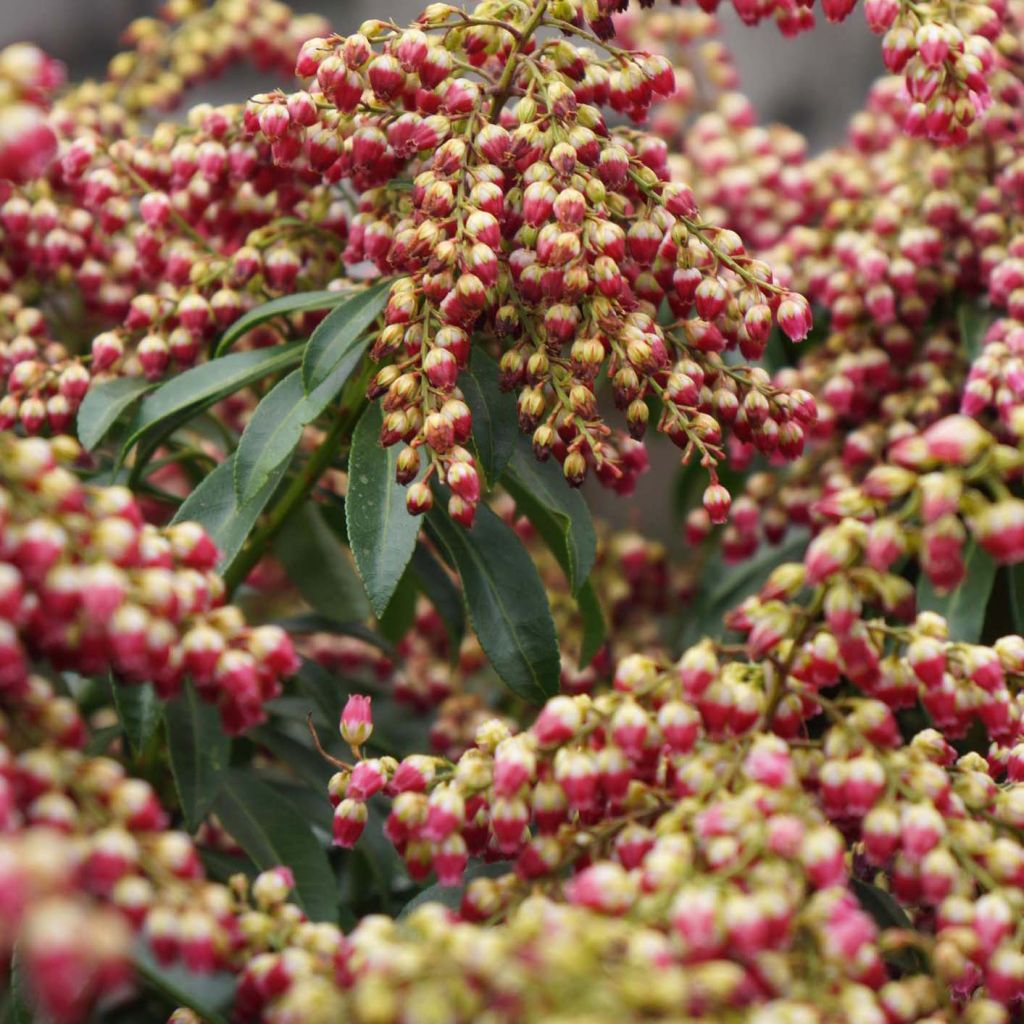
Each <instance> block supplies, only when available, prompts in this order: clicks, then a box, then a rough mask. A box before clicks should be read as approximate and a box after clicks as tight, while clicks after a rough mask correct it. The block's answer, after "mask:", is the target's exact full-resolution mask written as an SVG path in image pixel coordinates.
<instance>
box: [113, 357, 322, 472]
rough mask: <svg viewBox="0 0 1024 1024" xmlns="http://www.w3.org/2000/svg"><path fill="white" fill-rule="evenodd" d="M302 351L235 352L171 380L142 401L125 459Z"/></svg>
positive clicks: (291, 362) (275, 370)
mask: <svg viewBox="0 0 1024 1024" xmlns="http://www.w3.org/2000/svg"><path fill="white" fill-rule="evenodd" d="M302 348H303V343H302V342H294V343H292V344H291V345H276V346H274V347H273V348H260V349H254V350H253V351H251V352H234V353H232V354H231V355H229V356H223V357H222V358H220V359H214V360H212V361H211V362H209V363H203V364H202V365H201V366H194V367H192V369H191V370H186V371H185V372H184V373H182V374H179V375H178V376H177V377H172V378H171V379H170V380H169V381H167V383H166V384H163V385H161V386H160V387H159V388H157V390H156V391H154V392H152V393H151V394H149V395H147V396H146V397H145V398H144V399H143V401H142V405H140V406H139V410H138V412H137V413H136V414H135V419H134V421H133V422H132V426H131V429H130V431H129V434H128V439H127V441H126V442H125V443H124V446H123V447H122V450H121V454H122V456H123V455H124V454H125V453H126V452H127V451H128V450H129V449H130V448H131V447H132V446H133V445H134V444H136V443H137V442H138V441H139V440H141V439H142V438H143V437H147V436H151V435H156V436H158V437H159V436H164V435H165V434H167V433H169V432H170V431H172V430H174V429H175V427H177V426H180V425H181V424H182V423H184V422H187V421H188V420H189V419H190V418H191V417H192V416H195V415H196V413H198V412H200V411H201V410H202V409H205V408H207V407H208V406H210V405H213V403H214V402H218V401H220V399H222V398H224V397H225V396H227V395H230V394H233V393H234V392H236V391H238V390H239V389H240V388H243V387H246V386H247V385H249V384H252V383H253V381H257V380H261V379H262V378H264V377H269V376H271V375H273V374H275V373H279V372H280V371H281V370H285V369H287V368H288V367H289V366H292V365H294V364H295V363H297V362H298V361H299V359H300V358H301V356H302Z"/></svg>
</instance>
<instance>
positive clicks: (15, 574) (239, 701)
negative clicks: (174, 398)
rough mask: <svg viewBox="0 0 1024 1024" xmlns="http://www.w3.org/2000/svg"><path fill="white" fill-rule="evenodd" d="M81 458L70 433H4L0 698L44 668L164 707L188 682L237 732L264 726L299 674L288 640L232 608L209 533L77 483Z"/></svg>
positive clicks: (113, 490)
mask: <svg viewBox="0 0 1024 1024" xmlns="http://www.w3.org/2000/svg"><path fill="white" fill-rule="evenodd" d="M79 453H80V449H79V447H78V445H77V443H76V442H75V441H73V440H72V439H70V438H66V437H64V438H57V439H55V440H53V441H52V442H51V441H44V440H43V439H42V438H29V439H22V440H19V439H15V438H13V437H11V436H10V435H0V481H2V484H0V503H2V512H0V637H2V643H0V690H2V691H3V692H4V693H13V694H15V695H17V694H19V693H21V692H22V691H23V690H24V689H25V687H26V686H27V685H28V683H29V679H30V674H31V671H32V664H33V662H34V661H35V660H37V659H44V660H45V661H47V662H49V663H50V664H51V665H52V666H54V668H57V669H61V670H74V671H76V672H79V673H81V674H82V675H96V674H98V673H103V672H106V671H108V670H110V671H112V672H113V673H114V674H115V675H116V676H117V677H118V678H120V679H122V680H123V681H125V682H127V683H139V682H145V681H151V682H152V683H153V684H154V686H155V687H156V690H157V692H158V694H159V695H160V696H161V697H163V698H170V697H173V696H174V695H175V694H176V693H178V691H179V690H180V688H181V685H182V682H183V680H184V679H185V677H186V676H188V677H190V678H191V679H192V680H194V682H195V684H196V686H197V688H198V690H199V692H200V693H201V694H202V695H203V697H204V698H205V699H207V700H209V701H211V702H213V703H215V704H217V706H218V707H219V708H220V711H221V716H222V719H223V723H224V727H225V728H226V729H227V730H228V731H230V732H240V731H242V730H244V729H245V728H247V727H248V726H250V725H253V724H254V723H256V722H259V721H261V719H262V717H263V704H264V702H265V701H267V700H269V699H270V698H271V697H274V696H276V695H277V694H278V693H279V692H280V688H281V679H282V678H284V677H287V676H288V675H290V674H291V673H293V672H294V671H295V669H296V667H297V659H296V656H295V652H294V650H293V648H292V644H291V640H290V639H289V637H288V635H287V634H286V633H285V632H284V631H283V630H281V629H279V628H277V627H275V626H259V627H256V628H250V627H249V626H247V625H246V623H245V619H244V617H243V616H242V614H241V613H240V612H239V610H238V609H237V608H235V607H233V606H232V605H225V604H223V597H224V588H223V583H222V582H221V579H220V577H219V576H217V574H216V573H215V572H214V565H215V563H216V560H217V549H216V548H215V546H214V545H213V542H212V541H211V540H210V539H209V537H208V536H207V535H206V533H205V532H204V530H203V529H202V528H201V527H200V526H198V525H197V524H195V523H179V524H176V525H173V526H169V527H167V528H165V529H163V530H158V529H157V528H156V527H154V526H151V525H149V524H148V523H146V522H144V520H143V517H142V514H141V512H140V509H139V506H138V503H137V502H136V500H135V498H134V497H133V495H132V493H131V491H129V490H128V489H127V488H124V487H95V486H91V485H89V484H85V483H82V482H81V481H80V480H79V478H78V477H77V476H76V475H75V473H74V472H73V465H74V461H75V459H76V457H77V456H78V455H79Z"/></svg>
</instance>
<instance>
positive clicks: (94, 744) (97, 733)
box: [84, 725, 121, 757]
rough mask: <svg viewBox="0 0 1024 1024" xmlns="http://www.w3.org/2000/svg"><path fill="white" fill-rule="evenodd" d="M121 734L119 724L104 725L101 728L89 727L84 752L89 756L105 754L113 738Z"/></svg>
mask: <svg viewBox="0 0 1024 1024" xmlns="http://www.w3.org/2000/svg"><path fill="white" fill-rule="evenodd" d="M120 735H121V726H120V725H105V726H104V727H103V728H102V729H91V730H90V731H89V741H88V742H87V743H86V745H85V748H84V750H85V753H86V754H88V755H89V756H90V757H98V756H99V755H100V754H105V753H106V752H107V750H108V748H109V747H110V744H111V743H113V742H114V740H116V739H118V738H119V737H120Z"/></svg>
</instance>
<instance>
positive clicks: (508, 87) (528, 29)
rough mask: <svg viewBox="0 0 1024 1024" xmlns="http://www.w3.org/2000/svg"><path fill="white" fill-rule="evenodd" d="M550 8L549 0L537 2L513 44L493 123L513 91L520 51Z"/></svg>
mask: <svg viewBox="0 0 1024 1024" xmlns="http://www.w3.org/2000/svg"><path fill="white" fill-rule="evenodd" d="M547 9H548V0H540V2H539V3H538V4H537V8H536V10H535V11H534V12H533V14H531V15H530V19H529V21H527V23H526V24H525V25H524V26H523V28H522V30H521V31H520V33H519V36H518V38H517V39H516V41H515V43H514V44H513V46H512V50H511V51H510V52H509V55H508V60H507V62H506V63H505V70H504V71H503V72H502V73H501V78H499V79H498V84H497V86H496V88H495V93H494V102H493V104H492V105H491V124H497V123H498V118H499V117H500V115H501V108H502V107H503V106H505V102H506V101H507V100H508V97H509V94H510V93H511V92H512V80H513V79H514V78H515V76H516V68H517V66H518V60H517V58H518V57H519V54H520V52H521V51H522V49H523V47H524V46H525V45H526V44H527V43H528V42H529V40H530V36H532V35H533V33H534V32H535V31H536V29H537V26H538V25H540V23H541V21H542V20H543V18H544V14H545V12H546V11H547ZM502 27H503V28H506V29H507V28H509V26H507V25H503V26H502Z"/></svg>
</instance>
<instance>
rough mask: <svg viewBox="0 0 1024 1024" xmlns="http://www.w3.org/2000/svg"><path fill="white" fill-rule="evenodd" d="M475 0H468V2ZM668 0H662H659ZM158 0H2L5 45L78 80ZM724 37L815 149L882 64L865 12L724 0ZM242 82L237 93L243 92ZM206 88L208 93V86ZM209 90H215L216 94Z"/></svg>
mask: <svg viewBox="0 0 1024 1024" xmlns="http://www.w3.org/2000/svg"><path fill="white" fill-rule="evenodd" d="M465 2H467V3H468V2H469V0H465ZM661 2H664V0H661ZM425 3H426V0H295V2H294V3H293V4H292V6H293V7H294V8H295V9H296V10H298V11H316V12H319V13H321V14H324V15H326V16H327V17H328V18H329V19H330V21H331V24H332V25H333V27H334V28H335V30H336V31H338V32H342V33H345V32H350V31H353V30H354V29H355V28H356V27H357V26H358V25H359V23H360V22H361V21H363V19H365V18H370V17H378V16H380V15H381V13H382V12H383V11H384V9H385V8H386V13H387V14H388V15H389V16H391V17H394V18H395V19H396V20H398V21H400V22H401V21H408V20H410V19H411V18H413V17H415V16H416V15H417V14H418V13H419V12H420V11H421V10H422V8H423V7H424V5H425ZM158 6H159V4H158V2H157V0H87V2H85V3H83V2H82V0H0V45H5V44H7V43H12V42H17V41H21V40H28V41H31V42H34V43H38V44H39V45H40V46H42V47H43V48H44V49H45V50H47V51H48V52H49V53H52V54H53V55H54V56H55V57H60V58H61V60H63V61H64V62H65V63H66V64H67V65H68V70H69V72H70V76H71V77H72V78H80V77H83V76H86V75H93V74H97V73H99V72H101V71H102V69H103V67H104V65H105V64H106V62H107V60H108V59H109V58H110V56H111V55H112V54H114V53H115V52H116V50H117V37H118V33H119V32H120V30H121V29H122V28H123V27H124V26H125V25H126V24H127V23H128V22H129V21H130V20H131V19H132V18H136V17H138V16H140V15H151V14H154V13H155V12H156V10H157V8H158ZM721 11H722V21H723V24H724V27H725V34H726V39H727V41H728V43H729V44H730V46H731V47H732V48H733V52H734V53H735V54H736V59H737V62H738V64H739V68H740V73H741V75H742V80H743V85H744V89H745V91H746V92H747V94H748V95H749V96H750V97H751V98H752V99H753V100H754V103H755V106H756V107H757V109H758V112H759V113H760V115H761V117H762V119H763V120H766V121H783V122H785V123H786V124H789V125H791V126H792V127H794V128H797V129H799V130H800V131H802V132H803V133H804V134H805V135H807V137H808V139H809V140H810V142H811V145H812V147H813V148H815V149H817V148H820V147H822V146H828V145H831V144H833V143H835V142H837V141H838V140H839V139H841V138H842V135H843V130H844V127H845V124H846V120H847V118H848V117H849V116H850V114H851V113H853V112H854V111H855V110H857V109H858V107H859V106H860V104H861V102H862V100H863V98H864V94H865V92H866V90H867V88H868V85H869V84H870V82H871V81H872V80H873V79H874V78H875V77H876V76H877V75H878V74H880V73H881V71H882V62H881V56H880V47H879V43H878V40H877V39H876V38H875V37H873V36H872V35H871V34H870V33H869V32H868V30H867V28H866V26H865V24H864V18H863V16H862V15H861V13H860V11H854V13H853V14H852V15H851V16H850V17H849V18H848V19H847V21H846V22H845V23H844V24H842V25H839V26H835V25H829V24H827V23H824V21H823V19H820V18H819V25H818V27H817V28H816V29H815V30H814V31H812V32H808V33H805V34H804V35H802V36H800V37H799V38H797V39H784V38H782V36H780V35H779V33H778V31H777V30H776V29H775V27H774V26H773V25H771V24H767V23H766V24H764V25H761V26H759V27H758V28H754V29H751V28H747V27H745V26H744V25H742V24H740V23H739V21H738V20H737V19H736V17H735V16H734V15H733V14H732V8H731V6H730V5H729V4H728V3H723V4H722V8H721ZM249 85H251V86H252V88H251V89H250V90H249V91H256V90H257V89H258V88H260V83H259V80H258V79H257V78H256V77H252V78H251V79H250V78H249V77H248V76H242V75H240V76H237V77H235V78H233V79H232V80H231V81H230V82H226V81H222V82H219V83H217V85H216V86H215V87H214V88H215V92H216V93H217V95H218V97H219V96H220V95H223V96H224V97H226V98H228V97H229V98H231V99H236V98H238V97H239V96H240V95H245V94H246V92H245V91H244V90H245V89H246V88H248V86H249ZM240 90H241V91H240ZM207 96H209V92H207ZM210 98H213V97H210Z"/></svg>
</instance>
